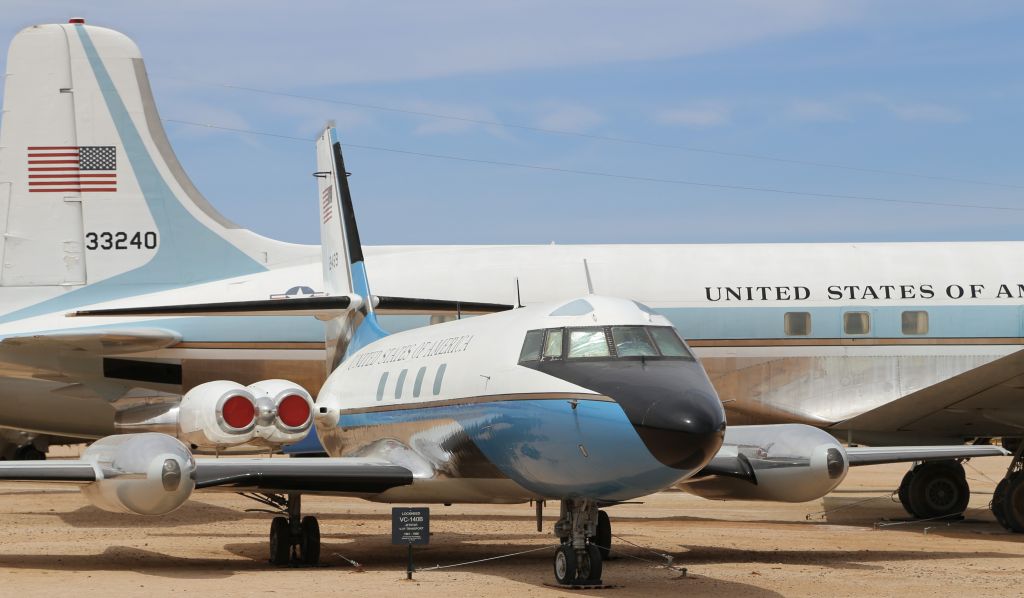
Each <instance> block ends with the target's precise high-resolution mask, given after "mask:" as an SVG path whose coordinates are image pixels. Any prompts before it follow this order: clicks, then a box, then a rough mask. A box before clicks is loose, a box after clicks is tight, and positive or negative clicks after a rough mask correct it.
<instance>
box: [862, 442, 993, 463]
mask: <svg viewBox="0 0 1024 598" xmlns="http://www.w3.org/2000/svg"><path fill="white" fill-rule="evenodd" d="M1009 454H1010V453H1009V452H1007V451H1006V450H1005V449H1003V448H1001V447H998V446H992V445H989V444H964V445H952V446H856V447H854V446H851V447H847V448H846V456H847V458H848V459H849V461H850V467H856V466H858V465H879V464H881V463H906V462H910V461H940V460H944V459H969V458H971V457H999V456H1005V455H1009Z"/></svg>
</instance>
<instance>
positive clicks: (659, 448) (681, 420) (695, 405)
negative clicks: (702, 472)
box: [612, 376, 725, 469]
mask: <svg viewBox="0 0 1024 598" xmlns="http://www.w3.org/2000/svg"><path fill="white" fill-rule="evenodd" d="M701 378H703V376H701ZM703 386H707V388H702V387H703ZM709 391H710V392H709ZM612 398H614V399H615V400H616V401H617V402H619V404H620V405H623V410H625V411H626V415H627V417H629V420H630V422H631V423H632V424H633V427H634V428H635V429H636V432H637V434H638V435H639V436H640V438H641V439H642V440H643V441H644V444H645V445H647V449H648V450H650V451H651V454H652V455H654V457H655V458H657V459H658V460H659V461H661V462H662V463H664V464H665V465H668V466H669V467H672V468H675V469H696V468H699V467H702V466H703V465H704V464H705V463H707V462H708V460H709V459H711V457H713V456H714V455H715V453H716V452H718V449H719V448H720V447H721V446H722V439H723V438H724V436H725V412H724V411H723V410H722V404H721V402H720V401H719V400H718V395H717V394H715V392H714V390H713V389H711V387H710V384H706V383H705V384H699V383H698V384H696V385H691V386H686V387H683V388H680V389H673V390H663V391H662V392H660V393H657V394H654V393H646V392H640V393H637V395H634V396H625V395H622V394H620V396H617V397H615V396H613V397H612ZM629 403H633V405H632V406H631V407H629V408H627V407H626V405H627V404H629Z"/></svg>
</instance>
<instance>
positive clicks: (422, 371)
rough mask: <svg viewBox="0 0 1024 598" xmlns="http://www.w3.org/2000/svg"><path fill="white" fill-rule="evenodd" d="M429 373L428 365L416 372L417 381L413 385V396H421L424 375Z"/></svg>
mask: <svg viewBox="0 0 1024 598" xmlns="http://www.w3.org/2000/svg"><path fill="white" fill-rule="evenodd" d="M426 375H427V366H423V367H421V368H420V371H418V372H416V382H414V383H413V385H412V396H413V397H414V398H419V396H420V390H422V389H423V376H426Z"/></svg>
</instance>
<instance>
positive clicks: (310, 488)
mask: <svg viewBox="0 0 1024 598" xmlns="http://www.w3.org/2000/svg"><path fill="white" fill-rule="evenodd" d="M411 483H412V472H411V471H409V470H408V469H406V468H404V467H400V466H398V465H394V464H392V463H390V462H388V461H381V460H378V459H359V458H351V457H335V458H325V459H320V458H315V459H296V458H288V459H266V458H258V459H199V460H197V461H196V489H197V490H200V489H216V488H226V489H231V490H232V491H237V490H251V491H260V492H299V493H301V492H330V493H353V494H363V493H365V494H377V493H380V492H383V491H385V490H387V489H389V488H394V487H396V486H407V485H409V484H411Z"/></svg>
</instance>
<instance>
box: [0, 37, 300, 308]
mask: <svg viewBox="0 0 1024 598" xmlns="http://www.w3.org/2000/svg"><path fill="white" fill-rule="evenodd" d="M0 235H2V237H0V262H2V264H3V267H2V268H0V287H10V286H29V287H43V286H54V287H69V286H70V287H76V286H79V285H83V286H84V285H89V286H90V287H91V286H92V285H94V284H95V283H108V285H107V286H108V292H106V293H91V294H92V295H100V296H99V297H94V298H96V299H109V298H113V297H116V296H118V291H116V290H113V289H112V287H113V286H117V287H120V288H124V287H125V285H131V284H136V283H138V284H187V283H194V282H202V281H207V280H215V279H218V278H226V277H230V276H239V275H244V274H247V273H252V272H258V271H260V270H264V269H266V268H267V267H269V266H271V265H273V264H274V263H275V262H278V261H283V260H287V259H294V257H296V251H297V249H298V248H297V247H296V246H293V245H290V244H285V243H277V242H274V241H271V240H269V239H265V238H263V237H260V236H258V235H255V234H253V233H252V232H250V231H247V230H245V229H241V228H239V227H238V226H237V225H235V224H233V223H231V222H230V221H228V220H227V219H226V218H224V217H223V216H222V215H221V214H219V213H218V212H217V211H216V210H215V209H214V208H213V207H212V206H211V205H210V204H209V203H208V202H207V201H206V199H205V198H203V196H202V195H201V194H200V193H199V191H198V190H196V188H195V187H194V186H193V184H192V182H191V181H190V180H189V178H188V177H187V176H186V174H185V172H184V171H183V170H182V167H181V164H180V163H179V162H178V160H177V158H176V157H175V155H174V152H173V151H172V150H171V147H170V144H169V143H168V141H167V137H166V134H165V133H164V130H163V127H162V125H161V122H160V117H159V115H158V114H157V111H156V105H155V103H154V100H153V96H152V92H151V90H150V87H149V81H148V78H147V75H146V70H145V67H144V65H143V62H142V57H141V54H140V53H139V50H138V48H137V47H136V45H135V44H134V43H133V42H132V41H131V40H130V39H128V38H127V37H126V36H124V35H122V34H120V33H118V32H116V31H112V30H110V29H104V28H100V27H93V26H87V25H84V24H80V23H73V24H67V25H38V26H34V27H30V28H28V29H25V30H23V31H21V32H20V33H18V35H16V36H15V38H14V40H13V41H12V42H11V46H10V50H9V53H8V60H7V76H6V88H5V92H4V104H3V126H2V128H0ZM74 294H75V293H74V292H72V293H63V296H64V297H68V296H70V295H74ZM81 298H82V297H81V296H79V299H81ZM61 303H64V304H66V305H60V306H54V309H59V308H61V307H70V306H73V305H80V304H81V303H82V301H80V300H79V301H77V302H76V301H74V300H67V301H62V302H61Z"/></svg>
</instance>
